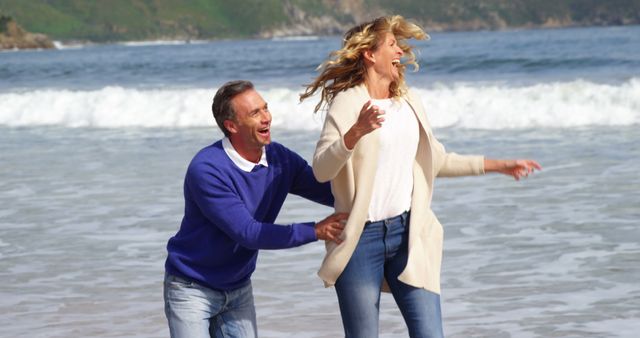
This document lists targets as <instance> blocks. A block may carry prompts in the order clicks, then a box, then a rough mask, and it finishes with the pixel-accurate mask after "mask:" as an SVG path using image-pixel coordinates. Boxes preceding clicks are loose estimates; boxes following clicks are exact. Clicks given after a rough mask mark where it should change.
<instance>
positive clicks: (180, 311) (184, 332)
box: [164, 274, 258, 338]
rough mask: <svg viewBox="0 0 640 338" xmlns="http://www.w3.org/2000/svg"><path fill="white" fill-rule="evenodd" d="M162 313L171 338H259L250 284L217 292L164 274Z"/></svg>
mask: <svg viewBox="0 0 640 338" xmlns="http://www.w3.org/2000/svg"><path fill="white" fill-rule="evenodd" d="M164 311H165V314H166V315H167V320H168V321H169V331H170V333H171V337H172V338H199V337H251V338H255V337H257V336H258V330H257V326H256V310H255V306H254V305H253V291H252V288H251V283H248V284H247V285H246V286H243V287H240V288H238V289H235V290H232V291H216V290H212V289H209V288H207V287H204V286H202V285H199V284H197V283H195V282H193V281H188V280H185V279H182V278H179V277H176V276H172V275H169V274H167V275H165V278H164Z"/></svg>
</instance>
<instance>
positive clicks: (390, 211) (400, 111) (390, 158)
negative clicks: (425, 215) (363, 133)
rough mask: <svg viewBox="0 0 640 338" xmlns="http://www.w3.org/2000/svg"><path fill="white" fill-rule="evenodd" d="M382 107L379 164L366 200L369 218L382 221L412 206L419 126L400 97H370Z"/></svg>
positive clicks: (411, 111) (373, 102) (412, 113)
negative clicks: (414, 164)
mask: <svg viewBox="0 0 640 338" xmlns="http://www.w3.org/2000/svg"><path fill="white" fill-rule="evenodd" d="M371 103H372V104H374V105H376V106H378V107H380V109H381V110H384V111H385V114H384V119H385V121H384V122H382V128H380V131H379V132H380V149H379V150H380V151H379V153H378V154H379V155H378V167H377V168H376V175H375V180H374V184H373V193H372V196H371V202H370V203H369V216H368V220H369V221H373V222H375V221H381V220H384V219H387V218H389V217H393V216H397V215H399V214H401V213H403V212H404V211H407V210H409V209H410V208H411V194H412V192H413V162H414V161H415V158H416V152H417V151H418V141H419V136H420V135H419V132H420V129H419V128H420V127H419V125H418V120H417V119H416V116H415V114H414V112H413V110H412V109H411V107H410V106H409V104H408V103H407V102H406V101H405V100H402V99H384V100H371Z"/></svg>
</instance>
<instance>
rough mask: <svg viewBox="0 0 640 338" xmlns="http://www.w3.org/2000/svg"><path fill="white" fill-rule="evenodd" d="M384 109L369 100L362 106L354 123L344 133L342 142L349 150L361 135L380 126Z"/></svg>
mask: <svg viewBox="0 0 640 338" xmlns="http://www.w3.org/2000/svg"><path fill="white" fill-rule="evenodd" d="M383 116H384V110H380V108H379V107H378V106H375V105H372V104H371V100H369V101H367V103H365V104H364V106H362V109H361V110H360V115H358V120H357V121H356V123H355V124H354V125H353V126H352V127H351V129H349V131H347V132H346V133H345V134H344V144H345V145H346V146H347V149H349V150H351V149H353V148H354V147H355V146H356V143H358V141H359V140H360V138H362V137H363V136H365V135H367V134H369V133H370V132H372V131H374V130H376V129H378V128H380V127H382V122H384V117H383Z"/></svg>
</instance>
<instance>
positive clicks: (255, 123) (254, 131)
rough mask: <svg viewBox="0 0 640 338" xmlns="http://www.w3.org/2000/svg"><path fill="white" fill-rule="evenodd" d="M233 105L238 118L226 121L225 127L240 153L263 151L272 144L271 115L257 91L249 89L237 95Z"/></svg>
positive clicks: (232, 101)
mask: <svg viewBox="0 0 640 338" xmlns="http://www.w3.org/2000/svg"><path fill="white" fill-rule="evenodd" d="M231 105H232V106H233V110H234V111H235V113H236V118H235V121H232V120H227V121H225V126H226V127H227V130H228V131H229V132H230V133H231V136H230V138H231V141H232V143H233V145H234V147H235V148H236V150H237V151H238V152H239V153H241V154H242V153H243V152H249V151H255V150H256V149H262V147H263V146H265V145H267V144H269V143H271V113H270V112H269V109H268V107H267V103H266V102H265V101H264V100H263V99H262V96H260V94H258V92H257V91H255V90H254V89H249V90H247V91H245V92H243V93H241V94H238V95H236V96H235V97H234V98H233V99H232V100H231Z"/></svg>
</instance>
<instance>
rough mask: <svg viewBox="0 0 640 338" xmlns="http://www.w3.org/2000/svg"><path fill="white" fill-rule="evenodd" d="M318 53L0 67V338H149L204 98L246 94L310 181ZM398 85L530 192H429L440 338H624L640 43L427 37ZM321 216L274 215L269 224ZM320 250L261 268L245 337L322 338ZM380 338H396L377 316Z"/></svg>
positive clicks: (447, 135)
mask: <svg viewBox="0 0 640 338" xmlns="http://www.w3.org/2000/svg"><path fill="white" fill-rule="evenodd" d="M340 41H341V40H340V38H339V37H304V38H303V37H299V38H289V39H277V40H243V41H232V40H229V41H191V42H190V43H185V42H180V41H173V42H167V41H157V42H138V43H122V44H108V45H75V46H69V45H61V47H62V48H61V49H59V50H42V51H7V52H2V53H0V205H2V208H0V278H1V279H0V280H1V281H2V283H0V327H2V329H1V330H0V337H22V336H33V337H70V336H84V337H166V336H168V329H167V325H166V320H165V317H164V312H163V301H162V278H163V273H164V268H163V265H164V259H165V257H166V249H165V245H166V241H167V240H168V239H169V237H171V236H172V235H173V234H174V233H175V232H176V230H177V229H178V226H179V224H180V219H181V217H182V211H183V206H184V205H183V198H182V180H183V177H184V173H185V169H186V167H187V165H188V163H189V161H190V159H191V157H192V156H193V155H194V154H195V153H196V152H197V151H198V150H199V149H201V148H202V147H204V146H207V145H209V144H211V143H212V142H214V141H215V140H217V139H219V138H220V137H221V136H222V134H221V133H220V132H219V131H218V129H217V127H216V126H215V122H214V120H213V118H212V116H211V111H210V105H211V100H212V97H213V94H214V93H215V91H216V89H217V88H218V86H220V85H221V84H222V83H224V82H226V81H228V80H232V79H247V80H251V81H253V82H254V83H255V84H256V86H257V89H258V90H259V91H260V92H261V93H262V94H263V96H264V98H265V99H266V101H267V102H268V103H269V106H270V109H271V111H272V114H273V132H272V134H273V139H274V140H276V141H278V142H280V143H282V144H284V145H286V146H288V147H290V148H291V149H293V150H295V151H297V152H299V153H300V154H301V155H302V156H303V157H304V158H306V159H307V160H310V158H311V155H312V153H313V150H314V147H315V142H316V140H317V137H318V136H319V133H320V128H321V127H322V120H323V114H322V113H319V114H313V112H312V111H313V106H314V105H315V104H316V103H317V98H314V99H310V100H307V101H305V102H303V103H302V104H299V103H298V95H299V94H300V93H301V92H302V90H303V85H304V84H307V83H309V82H310V81H311V80H312V79H313V77H314V75H315V74H316V73H315V68H316V67H317V66H318V65H319V64H320V63H321V62H322V61H323V60H324V59H325V58H326V57H327V56H328V54H329V52H330V51H331V50H333V49H336V48H338V47H339V45H340ZM412 44H413V45H414V46H415V48H416V52H417V56H418V62H419V64H420V69H419V70H418V71H417V72H409V73H408V75H407V82H408V83H409V85H410V86H411V87H413V88H414V89H416V90H417V92H418V93H419V94H420V95H421V97H422V100H423V102H424V104H425V106H426V107H427V111H428V114H429V116H428V118H429V120H430V121H431V123H432V125H433V128H434V133H435V135H436V136H437V137H438V138H439V140H440V141H441V142H442V143H444V144H445V146H446V147H447V149H448V150H449V151H455V152H458V153H468V154H485V155H487V156H488V157H492V158H515V157H523V158H533V159H536V160H537V161H539V162H540V163H541V164H542V166H543V168H544V169H543V171H541V172H539V173H536V174H534V175H533V176H531V177H529V178H528V179H525V180H522V181H519V182H516V181H514V180H512V179H510V178H508V177H505V176H501V175H487V176H484V177H465V178H453V179H449V178H443V179H439V180H438V181H437V183H436V187H435V193H434V202H433V208H434V210H435V212H436V214H437V215H438V217H439V219H440V221H441V223H442V224H443V225H444V231H445V243H444V248H445V249H444V262H443V271H442V311H443V321H444V329H445V335H446V336H447V337H460V338H462V337H492V338H495V337H518V338H519V337H525V338H526V337H636V336H637V332H638V330H639V329H640V325H639V323H640V283H639V281H640V230H639V226H640V175H638V172H637V170H638V168H639V167H640V131H639V130H638V126H640V26H629V27H606V28H570V29H547V30H516V31H505V32H458V33H434V34H432V39H431V40H430V41H414V42H413V43H412ZM331 212H332V210H331V209H329V208H327V207H323V206H319V205H315V204H313V203H311V202H308V201H306V200H303V199H301V198H298V197H296V196H291V197H290V198H289V199H288V200H287V202H286V204H285V207H284V208H283V211H282V212H281V213H280V216H279V219H278V222H280V223H282V224H286V223H289V222H294V221H314V220H319V219H321V218H323V217H325V216H326V215H328V214H330V213H331ZM323 253H324V247H323V245H322V244H321V243H312V244H309V245H306V246H302V247H299V248H294V249H289V250H279V251H268V250H265V251H262V252H261V253H260V258H259V262H258V267H257V270H256V272H255V274H254V276H253V287H254V292H255V296H256V307H257V313H258V326H259V334H260V336H261V337H309V338H311V337H339V336H341V335H342V325H341V322H340V316H339V310H338V305H337V300H336V297H335V292H334V290H333V289H331V288H329V289H325V288H324V287H323V285H322V282H321V280H320V279H319V278H318V277H317V276H316V271H317V269H318V267H319V265H320V263H321V260H322V257H323ZM380 332H381V337H406V336H407V333H406V328H405V326H404V322H403V320H402V317H401V315H400V313H399V311H398V310H397V308H396V306H395V304H394V302H393V299H392V297H391V296H390V295H388V294H384V295H383V297H382V301H381V316H380Z"/></svg>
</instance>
